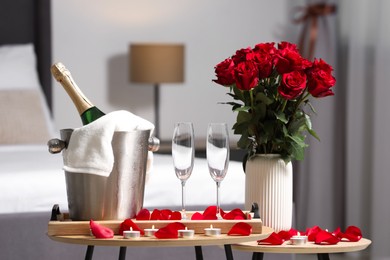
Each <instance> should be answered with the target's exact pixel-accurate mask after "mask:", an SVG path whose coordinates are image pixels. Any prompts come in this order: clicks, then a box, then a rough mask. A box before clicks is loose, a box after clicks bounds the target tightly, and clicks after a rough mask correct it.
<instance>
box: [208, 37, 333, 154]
mask: <svg viewBox="0 0 390 260" xmlns="http://www.w3.org/2000/svg"><path fill="white" fill-rule="evenodd" d="M332 71H333V68H332V67H331V66H330V65H329V64H327V63H326V62H325V61H323V60H322V59H315V60H314V61H313V62H311V61H309V60H307V59H305V58H303V57H302V56H301V55H300V54H299V51H298V49H297V47H296V45H295V44H292V43H289V42H281V43H279V44H278V45H277V48H276V47H275V44H274V43H260V44H257V45H256V46H255V47H254V48H249V47H248V48H246V49H240V50H238V51H236V53H235V54H234V55H233V56H232V57H229V58H227V59H225V60H224V61H222V62H221V63H219V64H217V65H216V66H215V73H216V77H217V79H214V80H213V81H214V82H216V83H218V84H220V85H222V86H225V87H229V88H230V92H229V93H228V95H230V96H231V97H232V98H233V99H234V101H233V102H224V104H229V105H232V110H233V111H234V112H237V113H238V114H237V120H236V123H235V124H234V126H233V129H234V133H235V134H238V135H241V138H240V139H239V141H238V144H237V145H238V147H240V148H242V149H246V150H247V151H248V156H249V157H250V156H252V155H254V154H271V153H273V154H280V155H281V156H282V157H283V158H284V159H285V160H286V161H290V160H292V159H296V160H302V159H303V158H304V149H305V147H307V145H306V143H305V137H306V136H305V132H306V131H307V132H309V133H310V134H311V135H312V136H314V137H315V138H317V139H319V138H318V136H317V134H316V133H315V131H314V130H313V128H312V125H311V120H310V115H309V113H308V111H307V110H309V111H311V112H315V110H314V108H313V107H312V106H311V104H310V102H309V98H310V97H315V98H321V97H326V96H330V95H334V93H333V91H332V89H331V88H332V87H333V86H334V85H335V83H336V80H335V78H334V77H333V75H332ZM307 108H309V109H307Z"/></svg>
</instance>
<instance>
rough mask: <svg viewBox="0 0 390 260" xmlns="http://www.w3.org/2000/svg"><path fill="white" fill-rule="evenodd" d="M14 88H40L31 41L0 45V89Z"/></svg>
mask: <svg viewBox="0 0 390 260" xmlns="http://www.w3.org/2000/svg"><path fill="white" fill-rule="evenodd" d="M15 88H29V89H33V88H35V89H39V88H40V84H39V79H38V74H37V62H36V56H35V52H34V46H33V44H32V43H28V44H15V45H2V46H0V90H2V89H15Z"/></svg>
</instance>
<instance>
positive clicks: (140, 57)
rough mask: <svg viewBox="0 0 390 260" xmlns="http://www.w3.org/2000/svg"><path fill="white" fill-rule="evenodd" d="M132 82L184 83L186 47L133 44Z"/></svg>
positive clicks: (131, 50) (131, 56)
mask: <svg viewBox="0 0 390 260" xmlns="http://www.w3.org/2000/svg"><path fill="white" fill-rule="evenodd" d="M129 54H130V66H129V67H130V81H132V82H137V83H153V84H155V83H179V82H183V81H184V45H182V44H153V43H146V44H131V45H130V51H129Z"/></svg>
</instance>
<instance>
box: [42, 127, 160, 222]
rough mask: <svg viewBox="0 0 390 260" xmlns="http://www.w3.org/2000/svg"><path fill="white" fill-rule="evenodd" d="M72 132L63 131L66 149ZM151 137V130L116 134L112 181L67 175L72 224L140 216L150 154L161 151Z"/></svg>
mask: <svg viewBox="0 0 390 260" xmlns="http://www.w3.org/2000/svg"><path fill="white" fill-rule="evenodd" d="M72 132H73V130H72V129H62V130H60V134H61V139H62V142H63V144H64V146H66V144H67V143H68V141H69V139H70V137H71V135H72ZM149 136H150V130H135V131H129V132H115V133H114V136H113V140H112V148H113V152H114V166H113V169H112V172H111V173H110V175H109V177H104V176H98V175H94V174H86V173H74V172H67V171H65V180H66V189H67V196H68V207H69V215H70V218H71V219H72V220H90V219H94V220H118V219H126V218H133V217H134V216H135V215H136V213H137V212H138V211H139V210H140V209H141V208H142V206H143V200H144V189H145V175H146V165H147V159H148V150H152V151H156V150H157V149H158V147H159V140H158V139H156V138H154V137H152V138H149ZM57 140H58V139H57ZM51 141H52V140H51ZM58 141H59V142H61V140H58ZM49 142H50V141H49ZM52 143H53V142H52ZM60 150H62V148H61V149H60ZM49 151H50V145H49ZM57 152H58V151H57Z"/></svg>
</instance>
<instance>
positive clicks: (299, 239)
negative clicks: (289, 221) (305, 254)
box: [290, 232, 307, 245]
mask: <svg viewBox="0 0 390 260" xmlns="http://www.w3.org/2000/svg"><path fill="white" fill-rule="evenodd" d="M290 240H291V244H293V245H304V244H306V242H307V236H301V234H300V233H299V232H298V234H297V235H296V236H292V237H291V239H290Z"/></svg>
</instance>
